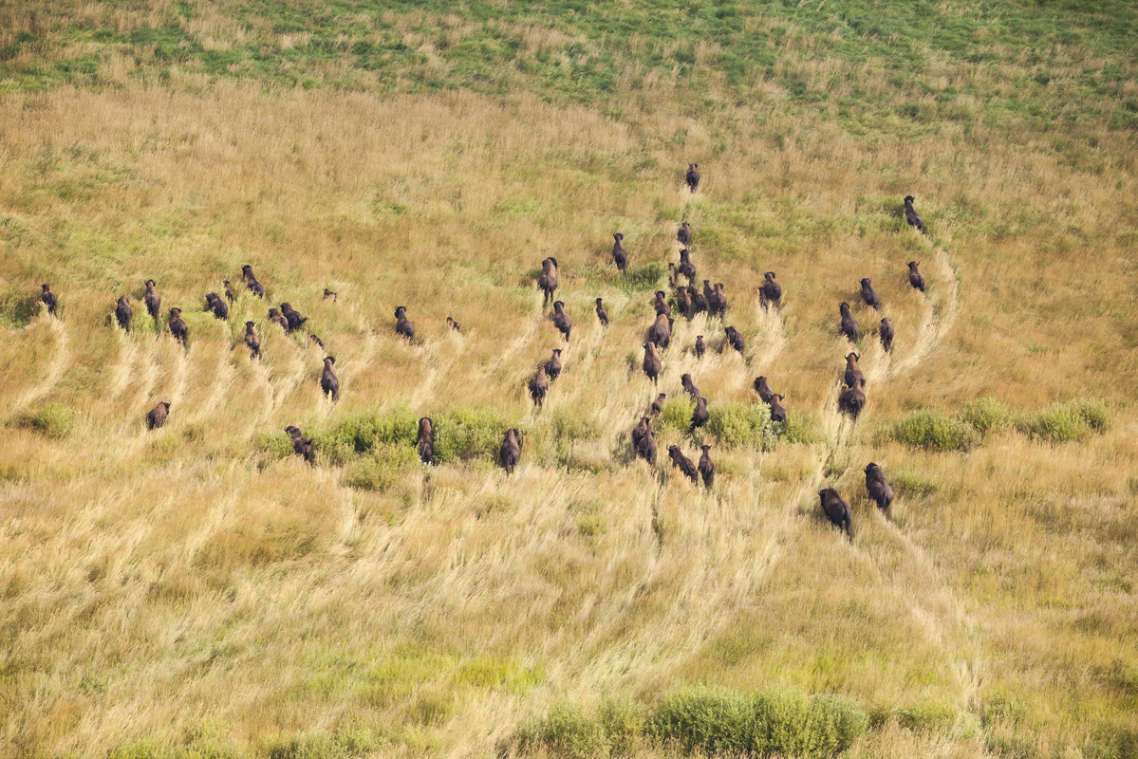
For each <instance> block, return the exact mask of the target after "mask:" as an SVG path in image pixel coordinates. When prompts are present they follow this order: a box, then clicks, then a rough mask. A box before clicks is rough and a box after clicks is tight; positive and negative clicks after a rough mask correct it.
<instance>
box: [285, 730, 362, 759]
mask: <svg viewBox="0 0 1138 759" xmlns="http://www.w3.org/2000/svg"><path fill="white" fill-rule="evenodd" d="M383 743H384V741H383V740H382V738H381V737H380V736H377V735H374V734H372V733H370V732H362V733H359V734H355V733H337V734H335V735H307V736H302V737H298V738H293V739H291V740H288V741H282V742H281V743H278V744H276V745H274V746H272V747H270V748H269V759H356V757H364V756H371V755H372V754H373V753H374V752H375V751H377V750H378V749H379V748H380V747H381V746H382V745H383Z"/></svg>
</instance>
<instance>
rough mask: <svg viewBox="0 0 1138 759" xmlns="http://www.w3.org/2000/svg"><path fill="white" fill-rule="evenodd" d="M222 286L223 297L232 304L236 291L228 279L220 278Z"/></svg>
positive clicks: (235, 297)
mask: <svg viewBox="0 0 1138 759" xmlns="http://www.w3.org/2000/svg"><path fill="white" fill-rule="evenodd" d="M221 285H222V287H224V288H225V299H226V300H227V301H229V303H230V304H233V303H235V302H236V301H237V292H236V291H235V290H234V289H233V285H232V284H231V283H230V281H229V280H228V279H223V280H221Z"/></svg>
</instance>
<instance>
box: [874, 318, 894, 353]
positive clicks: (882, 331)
mask: <svg viewBox="0 0 1138 759" xmlns="http://www.w3.org/2000/svg"><path fill="white" fill-rule="evenodd" d="M877 333H878V334H879V335H880V336H881V347H882V348H884V349H885V352H886V353H891V352H892V351H893V322H891V321H889V317H885V318H884V319H882V320H881V325H880V327H878V330H877Z"/></svg>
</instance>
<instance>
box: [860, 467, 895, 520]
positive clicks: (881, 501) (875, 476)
mask: <svg viewBox="0 0 1138 759" xmlns="http://www.w3.org/2000/svg"><path fill="white" fill-rule="evenodd" d="M865 492H866V495H868V496H869V500H871V501H873V502H874V503H876V504H877V508H879V509H881V510H882V511H883V512H885V513H886V514H888V513H889V507H890V506H891V505H893V488H891V487H889V483H888V482H886V481H885V472H883V471H882V470H881V467H879V466H878V465H877V464H874V463H872V462H870V463H869V464H868V465H866V467H865Z"/></svg>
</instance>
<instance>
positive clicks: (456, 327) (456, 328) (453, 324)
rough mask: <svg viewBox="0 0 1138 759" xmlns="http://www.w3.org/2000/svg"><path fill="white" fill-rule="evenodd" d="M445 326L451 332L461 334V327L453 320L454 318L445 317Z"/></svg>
mask: <svg viewBox="0 0 1138 759" xmlns="http://www.w3.org/2000/svg"><path fill="white" fill-rule="evenodd" d="M447 326H448V327H450V328H451V329H452V330H453V331H455V332H457V333H458V334H460V335H461V334H462V325H461V324H459V323H458V322H457V321H456V320H455V318H454V317H452V316H448V317H447Z"/></svg>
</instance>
